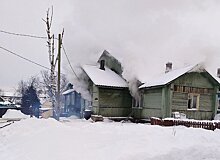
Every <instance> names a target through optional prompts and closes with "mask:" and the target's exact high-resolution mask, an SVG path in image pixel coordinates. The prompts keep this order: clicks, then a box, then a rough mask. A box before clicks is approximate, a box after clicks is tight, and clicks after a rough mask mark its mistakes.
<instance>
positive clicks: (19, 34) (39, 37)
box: [0, 30, 79, 79]
mask: <svg viewBox="0 0 220 160" xmlns="http://www.w3.org/2000/svg"><path fill="white" fill-rule="evenodd" d="M0 32H1V33H5V34H9V35H14V36H21V37H29V38H37V39H47V37H43V36H36V35H30V34H22V33H14V32H8V31H5V30H0ZM55 39H56V40H58V38H55ZM0 48H1V49H3V50H5V51H7V52H9V53H11V54H14V55H16V56H18V57H19V58H22V59H24V60H27V61H29V62H31V63H33V64H35V65H38V66H40V67H43V68H45V69H49V68H48V67H45V66H43V65H41V64H39V63H36V62H34V61H32V60H29V59H27V58H25V57H22V56H20V55H19V54H17V53H15V52H12V51H10V50H8V49H6V48H4V47H1V46H0ZM62 48H63V52H64V54H65V57H66V59H67V61H68V64H69V65H70V68H71V70H72V72H73V74H74V75H75V76H76V77H77V79H79V77H78V76H77V74H76V72H75V71H74V69H73V67H72V65H71V63H70V60H69V57H68V55H67V53H66V50H65V48H64V45H63V44H62ZM49 70H50V69H49Z"/></svg>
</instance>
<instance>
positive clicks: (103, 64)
mask: <svg viewBox="0 0 220 160" xmlns="http://www.w3.org/2000/svg"><path fill="white" fill-rule="evenodd" d="M99 69H101V70H105V60H101V61H100V68H99Z"/></svg>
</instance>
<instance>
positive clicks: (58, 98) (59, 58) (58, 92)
mask: <svg viewBox="0 0 220 160" xmlns="http://www.w3.org/2000/svg"><path fill="white" fill-rule="evenodd" d="M61 47H62V37H61V34H59V35H58V55H57V56H58V80H57V116H58V119H59V117H60V100H61V99H60V77H61V75H60V74H61V72H60V66H61Z"/></svg>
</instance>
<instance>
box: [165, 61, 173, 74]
mask: <svg viewBox="0 0 220 160" xmlns="http://www.w3.org/2000/svg"><path fill="white" fill-rule="evenodd" d="M171 70H172V63H171V62H168V63H166V70H165V73H168V72H169V71H171Z"/></svg>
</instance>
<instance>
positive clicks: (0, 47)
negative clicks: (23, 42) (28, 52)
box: [0, 46, 50, 70]
mask: <svg viewBox="0 0 220 160" xmlns="http://www.w3.org/2000/svg"><path fill="white" fill-rule="evenodd" d="M0 49H2V50H4V51H6V52H8V53H11V54H13V55H15V56H17V57H19V58H21V59H23V60H26V61H28V62H30V63H33V64H35V65H37V66H40V67H42V68H44V69H47V70H50V68H48V67H45V66H43V65H41V64H39V63H37V62H34V61H32V60H30V59H28V58H25V57H23V56H21V55H19V54H17V53H15V52H13V51H10V50H8V49H6V48H4V47H2V46H0Z"/></svg>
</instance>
